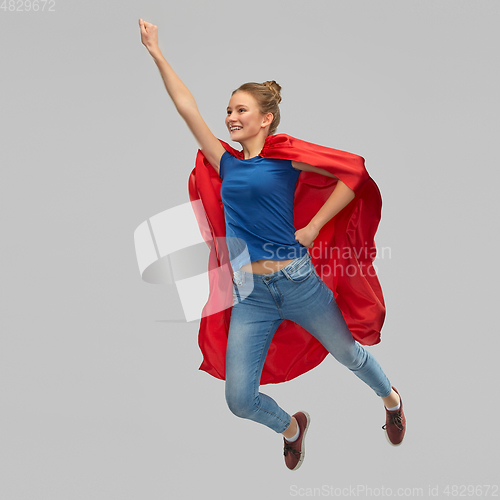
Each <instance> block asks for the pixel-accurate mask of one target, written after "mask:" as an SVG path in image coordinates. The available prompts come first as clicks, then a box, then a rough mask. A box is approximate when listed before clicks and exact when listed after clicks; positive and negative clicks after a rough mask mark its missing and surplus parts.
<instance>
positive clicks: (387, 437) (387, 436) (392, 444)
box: [384, 429, 406, 447]
mask: <svg viewBox="0 0 500 500" xmlns="http://www.w3.org/2000/svg"><path fill="white" fill-rule="evenodd" d="M384 434H385V437H386V439H387V442H388V443H389V444H390V445H391V446H394V447H398V446H401V445H402V444H403V441H404V440H405V436H406V431H405V435H404V436H403V439H402V440H401V443H398V444H394V443H393V442H392V441H391V440H390V439H389V434H387V431H386V430H385V429H384Z"/></svg>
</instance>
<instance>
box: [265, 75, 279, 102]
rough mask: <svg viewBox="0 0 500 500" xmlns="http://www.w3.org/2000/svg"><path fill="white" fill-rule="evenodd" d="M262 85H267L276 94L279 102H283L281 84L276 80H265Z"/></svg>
mask: <svg viewBox="0 0 500 500" xmlns="http://www.w3.org/2000/svg"><path fill="white" fill-rule="evenodd" d="M262 85H265V86H266V87H267V88H268V89H269V90H270V91H271V92H272V93H273V94H274V97H275V98H276V101H277V102H278V104H279V103H280V102H281V85H279V84H278V83H276V81H275V80H270V81H267V82H264V83H263V84H262Z"/></svg>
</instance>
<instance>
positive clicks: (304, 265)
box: [225, 253, 392, 433]
mask: <svg viewBox="0 0 500 500" xmlns="http://www.w3.org/2000/svg"><path fill="white" fill-rule="evenodd" d="M284 319H288V320H291V321H294V322H296V323H298V324H299V325H300V326H302V327H303V328H304V329H306V330H307V331H308V332H309V333H310V334H311V335H313V336H314V337H316V338H317V339H318V340H319V341H320V342H321V344H323V346H324V347H325V348H326V349H327V350H328V351H329V352H330V354H331V355H332V356H333V357H334V358H335V359H336V360H337V361H339V362H340V363H342V364H343V365H344V366H346V367H347V368H348V369H349V370H351V371H352V372H353V373H354V374H355V375H357V376H358V377H359V378H360V379H361V380H363V381H364V382H365V383H366V384H368V385H369V386H370V387H371V388H372V389H373V390H374V391H375V393H376V394H377V395H378V396H381V397H385V396H388V395H389V394H390V393H391V390H392V387H391V383H390V382H389V379H388V378H387V377H386V375H385V374H384V372H383V371H382V368H381V367H380V365H379V364H378V362H377V360H376V359H375V358H374V357H373V356H372V355H371V354H370V353H369V352H368V351H367V350H366V349H365V348H364V347H363V346H362V345H360V344H359V343H358V342H357V341H355V340H354V338H353V337H352V335H351V332H350V331H349V329H348V327H347V325H346V322H345V320H344V317H343V316H342V313H341V312H340V310H339V308H338V306H337V303H336V302H335V298H334V296H333V292H332V291H331V290H330V289H329V288H328V287H327V286H326V284H325V283H324V282H323V280H322V279H321V278H320V277H319V276H318V274H317V273H316V270H315V269H314V265H313V263H312V262H311V257H310V255H309V253H306V254H305V255H304V256H303V257H300V258H297V259H294V260H293V261H292V262H290V263H289V264H288V265H287V266H285V267H283V268H282V269H280V270H279V271H276V272H275V273H272V274H253V273H248V272H245V271H242V270H239V271H236V272H235V273H234V274H233V308H232V312H231V323H230V327H229V333H228V342H227V352H226V385H225V395H226V401H227V404H228V406H229V409H230V410H231V411H232V412H233V413H234V414H235V415H237V416H239V417H242V418H248V419H250V420H254V421H256V422H259V423H261V424H264V425H266V426H268V427H270V428H271V429H273V430H274V431H276V432H279V433H281V432H284V431H285V430H286V428H287V427H288V426H289V425H290V422H291V416H290V415H289V414H288V413H287V412H286V411H284V410H283V409H282V408H280V407H279V406H278V404H277V403H276V401H274V399H272V398H271V397H269V396H267V395H265V394H263V393H261V392H259V385H260V376H261V373H262V368H263V366H264V361H265V359H266V355H267V351H268V349H269V345H270V344H271V340H272V338H273V335H274V333H275V332H276V330H277V328H278V326H279V325H280V323H281V322H282V321H283V320H284Z"/></svg>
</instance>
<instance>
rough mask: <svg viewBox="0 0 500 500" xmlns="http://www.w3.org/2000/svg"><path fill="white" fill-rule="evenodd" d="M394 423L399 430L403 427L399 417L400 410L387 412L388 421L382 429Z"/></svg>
mask: <svg viewBox="0 0 500 500" xmlns="http://www.w3.org/2000/svg"><path fill="white" fill-rule="evenodd" d="M391 424H394V425H395V426H396V427H397V428H398V429H399V430H400V431H402V430H403V429H404V427H403V419H402V417H401V412H399V411H398V412H395V413H391V412H389V422H388V423H387V424H385V425H383V426H382V429H384V430H385V429H386V428H387V426H388V425H391Z"/></svg>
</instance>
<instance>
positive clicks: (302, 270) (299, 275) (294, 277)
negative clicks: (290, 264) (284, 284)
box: [286, 260, 314, 283]
mask: <svg viewBox="0 0 500 500" xmlns="http://www.w3.org/2000/svg"><path fill="white" fill-rule="evenodd" d="M313 272H314V265H313V263H312V262H311V261H310V260H306V261H304V263H303V264H301V265H300V266H299V267H298V268H296V269H294V270H293V271H288V272H287V273H286V277H287V278H288V279H289V280H290V281H293V282H294V283H302V282H303V281H305V280H306V279H307V278H309V276H311V274H313Z"/></svg>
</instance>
